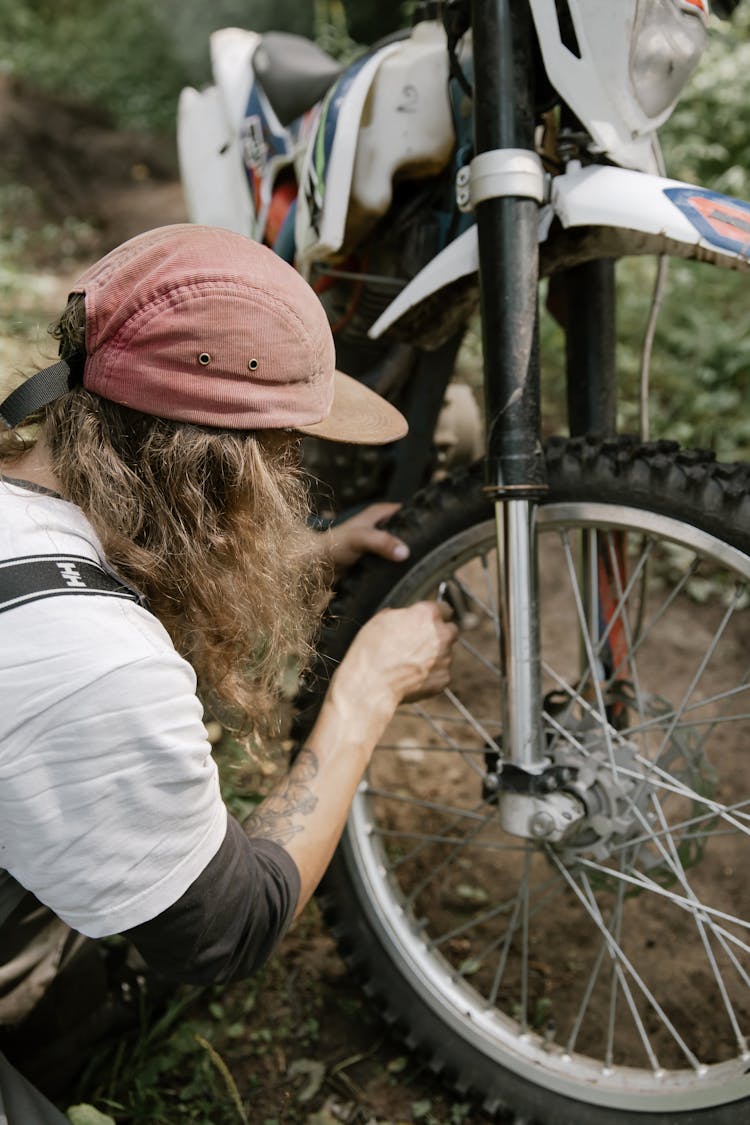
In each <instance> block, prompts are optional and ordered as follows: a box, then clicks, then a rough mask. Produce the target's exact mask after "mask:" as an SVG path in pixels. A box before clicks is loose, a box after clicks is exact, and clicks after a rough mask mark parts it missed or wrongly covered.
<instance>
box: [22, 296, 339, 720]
mask: <svg viewBox="0 0 750 1125" xmlns="http://www.w3.org/2000/svg"><path fill="white" fill-rule="evenodd" d="M83 324H84V316H83V302H82V298H80V297H77V298H72V299H71V302H69V304H68V307H67V308H66V310H65V312H64V313H63V314H62V316H61V317H60V319H59V320H58V321H57V322H56V324H55V325H53V326H52V327H51V329H50V331H51V332H52V334H53V335H54V336H56V337H57V338H58V339H60V340H61V354H62V355H63V356H66V357H67V356H69V355H70V354H71V353H72V352H73V351H75V350H78V349H80V347H81V343H82V338H83ZM34 420H35V421H36V422H37V423H38V426H39V432H40V433H41V434H43V436H44V440H45V443H46V445H47V447H48V449H49V453H50V457H51V466H52V470H53V472H54V473H55V475H56V477H57V479H58V480H59V482H60V485H61V489H62V493H63V495H64V497H65V498H66V499H67V500H69V501H71V502H72V503H74V504H76V505H77V506H78V507H79V508H80V509H81V510H82V511H83V512H84V514H85V515H86V517H87V518H88V519H89V521H90V522H91V524H92V526H93V528H94V530H95V531H96V533H97V535H98V536H99V538H100V540H101V542H102V546H103V548H104V552H105V555H106V557H107V560H108V562H109V563H110V564H111V565H112V566H113V567H114V568H115V569H116V570H117V571H118V573H119V574H120V575H121V576H122V577H123V578H125V579H126V580H127V581H128V582H130V583H131V584H132V585H134V586H135V587H136V588H138V589H139V590H140V591H141V592H142V593H144V594H145V595H146V597H147V598H148V601H149V606H150V608H151V609H152V611H153V612H154V614H155V615H156V616H157V617H158V618H159V620H160V621H161V622H162V624H163V625H164V627H165V628H166V630H167V631H168V633H169V634H170V636H171V638H172V641H173V643H174V645H175V648H176V649H177V650H178V652H180V653H181V654H182V655H183V656H184V657H185V658H186V659H187V660H189V661H190V663H191V664H192V666H193V668H194V669H195V671H196V674H197V676H198V680H199V684H200V689H201V693H202V695H203V697H204V699H205V700H206V701H207V702H208V704H209V705H210V706H211V707H212V709H213V710H214V712H215V713H217V714H218V715H219V716H220V717H221V719H222V721H223V722H224V723H225V725H231V726H232V727H233V728H234V729H236V730H237V731H239V732H242V733H244V734H247V733H249V732H251V731H253V732H257V733H263V732H267V731H269V730H273V729H274V727H275V726H276V721H275V720H276V716H277V710H278V699H279V692H280V687H281V680H282V675H283V671H284V669H285V667H286V666H287V664H288V661H289V660H290V659H294V660H295V661H296V662H297V663H298V665H299V666H300V667H304V666H305V665H306V663H307V662H308V660H309V658H310V656H311V654H312V644H313V641H314V637H315V633H316V628H317V624H318V621H319V617H320V613H321V611H322V608H323V606H324V603H325V597H326V593H327V586H328V581H329V575H328V574H327V573H326V570H325V568H324V566H323V564H322V563H320V562H318V561H316V552H315V551H314V544H313V540H314V535H315V533H314V532H313V531H311V530H310V529H309V527H308V524H307V517H308V515H309V504H308V488H307V482H306V479H305V477H304V475H303V473H302V471H301V469H300V461H299V451H298V440H297V439H296V438H295V436H294V435H292V434H289V433H286V432H283V431H264V432H257V433H247V432H244V431H237V430H216V429H211V428H207V427H201V426H194V425H189V424H185V423H179V422H172V421H165V420H163V419H160V418H154V417H150V416H148V415H145V414H141V413H139V412H136V411H133V410H130V409H128V408H127V407H123V406H120V405H118V404H116V403H113V402H109V401H107V400H106V399H103V398H100V397H99V396H98V395H95V394H92V393H90V392H89V391H86V390H85V389H83V388H82V387H78V388H75V389H74V390H71V391H69V392H68V393H67V394H65V395H63V396H62V397H61V398H59V399H58V400H57V401H56V402H54V403H52V404H51V405H50V406H47V407H45V408H44V410H43V411H40V412H39V414H38V416H37V417H36V419H32V420H30V421H34ZM24 448H28V439H27V438H26V439H25V438H24V437H22V435H20V434H18V433H15V432H11V433H8V434H7V435H4V438H3V439H0V461H5V462H8V461H12V460H13V459H14V458H15V457H16V456H17V455H18V453H19V452H21V451H22V450H23V449H24Z"/></svg>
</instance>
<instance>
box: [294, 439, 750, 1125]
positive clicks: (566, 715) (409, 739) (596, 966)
mask: <svg viewBox="0 0 750 1125" xmlns="http://www.w3.org/2000/svg"><path fill="white" fill-rule="evenodd" d="M547 459H548V470H549V484H550V490H549V495H548V497H547V498H546V500H545V501H544V502H543V503H542V504H541V505H540V507H539V510H538V514H537V515H538V518H537V542H538V553H539V564H540V591H539V593H540V604H541V645H542V680H543V697H544V698H543V722H544V729H545V732H546V745H547V753H548V755H549V759H550V762H551V763H553V764H555V765H557V766H558V775H559V776H561V777H562V778H563V782H562V784H563V785H564V787H567V789H568V790H569V792H572V793H574V794H576V795H577V799H579V800H580V805H581V808H582V809H583V810H584V815H583V818H582V820H580V821H579V822H578V823H577V825H576V826H575V828H574V829H572V830H571V833H570V834H569V835H568V836H566V837H564V838H563V839H562V840H559V841H557V842H550V840H549V839H547V838H545V833H544V830H543V821H542V822H540V823H541V825H542V829H541V830H540V833H539V836H537V837H535V836H534V835H531V836H529V837H527V836H525V835H524V836H521V835H518V836H516V835H510V834H509V833H508V832H506V831H504V829H503V826H502V823H501V817H500V814H499V813H500V808H501V803H502V800H503V784H504V782H503V736H502V721H501V717H500V701H499V700H500V696H499V683H500V673H499V670H498V635H499V629H500V624H499V622H500V614H499V612H498V597H497V584H496V569H497V568H496V560H495V543H496V534H495V526H494V521H493V520H492V518H491V511H490V507H489V503H488V500H487V499H486V496H485V495H484V494H483V492H482V487H481V486H482V479H481V475H480V473H479V472H478V471H474V472H464V473H462V474H460V475H458V476H457V477H455V478H453V479H449V480H447V481H444V482H442V483H441V484H440V485H436V486H430V488H429V489H427V490H425V491H424V492H423V493H422V494H421V496H420V497H419V498H418V499H417V501H416V502H415V503H414V505H413V506H411V507H410V508H408V509H404V510H403V511H402V512H401V513H399V515H398V517H397V519H396V521H395V523H394V525H393V526H394V530H395V531H396V532H397V533H398V534H399V535H401V536H402V537H403V538H405V539H406V540H407V541H408V542H409V544H410V546H411V557H410V560H409V562H408V563H407V564H406V565H405V566H404V565H402V566H401V567H397V566H394V565H392V564H389V563H386V562H384V561H382V560H376V559H369V560H367V561H366V562H365V563H364V564H362V565H361V566H360V568H359V570H358V571H357V572H356V573H354V574H352V576H351V580H350V581H349V583H348V585H346V586H345V588H344V589H343V590H342V591H341V594H340V596H339V598H338V600H337V601H336V602H335V603H334V605H333V607H332V617H331V622H330V624H329V625H328V626H327V628H326V630H325V633H324V636H323V641H322V645H321V654H322V659H323V662H324V664H328V665H329V666H330V667H333V666H335V664H336V662H337V661H339V660H340V659H341V658H342V656H343V655H344V653H345V652H346V649H347V647H348V645H349V644H350V643H351V640H352V638H353V636H354V635H355V633H356V631H357V629H358V628H359V626H360V625H361V624H362V623H363V622H364V621H365V620H367V619H368V618H369V617H370V616H372V614H373V613H375V612H376V611H377V610H378V609H379V608H382V607H384V606H391V607H397V606H404V605H408V604H410V603H412V602H414V601H417V600H420V599H423V598H433V597H435V596H436V593H437V591H438V589H439V588H440V587H441V584H443V585H442V590H443V591H447V592H448V596H449V597H450V600H451V601H452V603H453V605H454V607H455V609H456V618H457V620H458V623H459V626H460V636H459V641H458V643H457V647H456V656H455V659H454V672H453V680H452V686H451V690H450V691H449V692H448V693H444V694H443V695H441V696H438V697H436V698H433V699H430V700H426V701H423V702H420V703H417V704H412V705H407V706H404V707H402V708H401V709H399V711H398V713H397V714H396V716H395V718H394V720H393V722H392V723H391V725H390V727H389V728H388V730H387V731H386V733H385V735H384V737H383V739H382V741H381V743H380V745H379V746H378V748H377V749H376V751H375V753H374V755H373V758H372V762H371V765H370V768H369V770H368V773H367V775H366V777H365V779H364V780H363V782H362V784H361V786H360V789H359V792H358V794H357V796H356V798H355V801H354V803H353V806H352V810H351V814H350V817H349V820H348V823H347V827H346V830H345V834H344V837H343V839H342V842H341V844H340V847H339V849H338V851H337V854H336V856H335V857H334V860H333V862H332V864H331V866H330V868H329V871H328V873H327V875H326V878H325V880H324V883H323V886H322V889H321V892H320V898H321V902H322V905H323V909H324V913H325V915H326V917H327V919H328V921H329V923H330V925H331V927H332V929H333V933H334V934H335V936H336V937H337V939H338V942H339V946H340V949H341V951H342V953H343V955H344V957H345V958H346V959H347V961H348V962H349V964H350V965H351V966H352V968H353V969H354V970H355V971H356V972H357V974H358V975H359V976H360V977H361V979H362V980H363V981H364V983H365V987H366V989H367V991H368V993H369V994H370V995H371V996H372V997H373V998H374V999H375V1000H376V1001H377V1003H378V1005H379V1006H380V1008H381V1010H382V1012H383V1014H384V1015H385V1017H386V1019H387V1020H388V1021H389V1022H390V1023H391V1024H392V1025H394V1028H395V1030H396V1031H397V1032H398V1033H400V1035H401V1036H402V1038H403V1039H405V1041H406V1042H407V1044H408V1045H409V1046H411V1047H412V1048H413V1049H415V1050H416V1051H418V1052H420V1053H421V1054H422V1055H423V1056H425V1057H426V1058H427V1059H428V1060H429V1064H430V1065H431V1066H432V1068H433V1069H434V1070H435V1071H437V1072H441V1073H442V1074H443V1076H444V1077H445V1078H446V1079H447V1081H448V1082H449V1083H450V1084H451V1085H452V1086H453V1088H454V1089H457V1090H459V1091H461V1092H463V1093H464V1094H467V1095H468V1094H471V1095H473V1096H476V1097H478V1098H479V1099H480V1100H481V1102H482V1104H483V1106H484V1108H485V1110H486V1111H488V1112H489V1113H495V1112H499V1111H501V1110H503V1109H511V1110H513V1111H514V1112H516V1113H518V1114H519V1115H520V1116H521V1117H522V1118H523V1119H524V1120H525V1121H529V1122H532V1121H533V1122H539V1123H543V1125H657V1123H658V1125H666V1123H668V1122H675V1123H683V1125H688V1123H689V1125H729V1123H730V1122H731V1123H732V1125H736V1123H737V1122H739V1121H744V1120H750V1097H749V1095H750V1079H749V1078H748V1072H749V1071H750V1050H749V1049H748V1045H747V1040H746V1038H745V1036H746V1034H747V1031H748V1027H750V886H748V880H747V867H748V862H747V861H748V857H749V856H750V771H749V770H748V762H747V755H748V752H750V644H748V633H749V630H748V626H749V625H750V473H749V472H748V468H747V467H746V466H721V465H717V464H716V463H715V462H713V461H711V460H710V459H708V458H706V457H705V456H704V455H702V454H700V453H689V452H680V451H679V450H678V449H677V447H676V446H673V445H672V444H668V443H652V444H650V445H648V446H637V445H635V444H634V443H630V442H626V441H621V440H620V441H611V442H598V441H594V440H592V439H575V440H572V441H563V440H557V439H556V440H553V441H552V442H551V443H550V444H549V446H548V451H547ZM592 559H596V560H597V561H596V563H595V564H594V571H593V573H595V574H596V579H595V585H596V588H597V589H598V595H597V607H596V610H595V611H594V612H591V610H590V607H589V608H587V606H586V604H585V603H586V594H585V590H586V586H585V584H584V585H582V583H581V574H582V571H583V570H585V569H586V567H588V570H589V573H590V574H591V573H592V570H591V567H592V563H591V560H592ZM586 560H588V562H587V561H586ZM590 588H591V584H590V583H589V591H590ZM588 596H589V600H590V593H589V595H588ZM324 681H325V677H324V676H323V677H321V678H320V680H319V682H318V686H317V688H315V689H313V695H314V698H313V701H312V705H311V707H310V708H309V710H308V712H307V719H306V720H303V725H304V721H309V720H310V717H311V716H312V715H314V712H315V710H316V707H317V706H318V705H319V702H320V699H321V698H322V693H323V691H324V690H325V682H324ZM315 692H317V693H318V694H317V697H316V696H315ZM560 771H567V772H562V773H560ZM566 779H567V780H566Z"/></svg>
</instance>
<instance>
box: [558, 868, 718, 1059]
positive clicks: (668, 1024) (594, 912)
mask: <svg viewBox="0 0 750 1125" xmlns="http://www.w3.org/2000/svg"><path fill="white" fill-rule="evenodd" d="M547 852H548V855H549V856H550V858H551V860H552V862H553V863H554V864H555V865H556V867H557V869H558V870H559V871H560V873H561V875H562V876H563V878H564V879H565V880H566V882H567V883H568V886H569V887H570V888H571V890H572V891H573V893H574V894H575V895H576V897H577V898H578V900H579V901H580V902H581V904H582V905H583V906H584V908H585V910H586V913H587V914H588V915H589V917H590V918H591V919H592V920H593V922H594V924H595V925H596V926H597V928H598V929H599V930H600V931H601V933H602V934H603V936H604V939H605V941H606V943H607V947H608V949H609V952H610V954H611V956H613V957H614V958H615V959H616V960H617V961H618V962H619V964H620V965H621V966H622V968H623V969H625V970H626V971H627V972H628V974H629V975H630V977H631V978H632V979H633V981H634V982H635V984H636V985H637V986H638V988H639V989H640V991H641V992H642V993H643V995H644V997H645V998H646V1000H647V1001H648V1003H649V1004H650V1005H651V1007H652V1008H653V1010H654V1012H655V1013H656V1014H657V1015H658V1016H659V1018H660V1020H661V1022H662V1024H663V1025H664V1027H665V1028H666V1029H667V1031H668V1032H669V1033H670V1035H671V1036H672V1038H673V1039H674V1041H675V1043H676V1044H677V1045H678V1047H679V1048H680V1050H681V1051H682V1053H683V1055H684V1056H685V1058H686V1059H687V1060H688V1062H689V1063H690V1065H691V1066H692V1067H693V1068H694V1069H695V1070H699V1069H701V1064H700V1063H699V1061H698V1059H697V1058H696V1057H695V1055H694V1054H693V1052H692V1051H691V1050H690V1048H689V1047H688V1045H687V1044H686V1043H685V1041H684V1039H683V1038H682V1036H681V1035H680V1034H679V1032H678V1031H677V1029H676V1028H675V1026H674V1024H673V1023H672V1021H671V1020H670V1019H669V1017H668V1016H667V1014H666V1012H665V1011H664V1009H663V1008H662V1007H661V1005H660V1004H659V1002H658V1001H657V999H656V997H655V996H654V995H653V993H652V992H651V990H650V989H649V987H648V985H647V984H646V983H645V981H644V980H643V979H642V978H641V976H640V975H639V974H638V973H637V972H636V970H635V968H634V967H633V965H632V964H631V962H630V960H629V959H628V958H627V957H626V956H625V953H624V952H623V950H622V949H621V948H620V947H619V946H618V945H617V943H616V942H615V941H614V939H613V937H612V935H611V934H610V932H609V930H608V929H607V927H606V926H605V924H604V922H603V920H602V918H601V915H600V913H599V910H598V909H594V908H592V906H591V905H590V904H589V902H588V900H587V898H586V895H585V894H584V893H583V892H582V891H581V890H580V888H579V887H578V885H577V883H576V882H575V880H574V879H573V878H572V876H571V875H570V874H569V873H568V871H567V868H566V867H565V865H564V864H563V863H562V862H561V861H560V860H559V859H558V857H557V856H556V855H555V853H554V852H553V851H552V850H551V849H550V848H548V849H547ZM584 862H585V861H584ZM586 866H589V867H594V868H595V869H596V868H597V867H598V865H597V864H590V863H586ZM603 870H607V874H609V875H611V874H612V871H611V870H608V869H606V868H605V869H603Z"/></svg>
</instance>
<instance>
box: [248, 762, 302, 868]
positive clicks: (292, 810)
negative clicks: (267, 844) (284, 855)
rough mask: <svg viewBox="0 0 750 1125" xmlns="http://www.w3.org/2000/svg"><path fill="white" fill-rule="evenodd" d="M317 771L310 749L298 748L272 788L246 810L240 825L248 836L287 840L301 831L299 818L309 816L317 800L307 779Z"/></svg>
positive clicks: (278, 840)
mask: <svg viewBox="0 0 750 1125" xmlns="http://www.w3.org/2000/svg"><path fill="white" fill-rule="evenodd" d="M317 773H318V759H317V757H316V755H315V754H314V753H313V752H312V750H308V749H307V747H304V748H303V749H302V750H300V752H299V754H298V756H297V760H296V762H295V763H294V765H293V766H292V768H291V770H290V771H289V773H288V774H287V776H286V777H285V778H284V780H283V781H281V782H280V783H279V784H278V785H277V786H276V788H275V789H274V790H273V791H272V792H271V793H270V794H269V795H268V796H267V797H266V798H265V800H263V801H261V803H260V804H259V805H258V807H257V809H255V811H254V812H251V813H250V816H249V817H248V818H247V820H245V822H244V824H243V828H244V829H245V832H246V834H247V835H248V836H249V837H250V838H251V839H252V838H253V837H255V838H260V839H263V840H274V841H275V842H276V843H277V844H281V845H282V846H283V845H284V844H288V843H289V841H290V840H291V839H292V838H293V837H294V836H296V835H297V833H299V832H302V831H303V829H304V824H302V823H301V821H302V820H303V819H304V817H306V816H309V815H310V813H311V812H313V810H314V809H315V806H316V805H317V803H318V798H317V797H316V796H315V794H314V793H313V792H311V790H310V787H309V785H308V782H309V781H311V780H312V779H313V778H314V777H315V776H316V775H317Z"/></svg>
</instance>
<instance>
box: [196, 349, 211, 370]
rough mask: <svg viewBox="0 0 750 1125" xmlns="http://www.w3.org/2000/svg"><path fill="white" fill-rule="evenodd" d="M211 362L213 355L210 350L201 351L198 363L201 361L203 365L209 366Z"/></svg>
mask: <svg viewBox="0 0 750 1125" xmlns="http://www.w3.org/2000/svg"><path fill="white" fill-rule="evenodd" d="M210 362H211V356H210V355H209V353H208V352H201V353H200V355H199V356H198V363H200V364H201V366H202V367H207V366H208V365H209V363H210Z"/></svg>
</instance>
